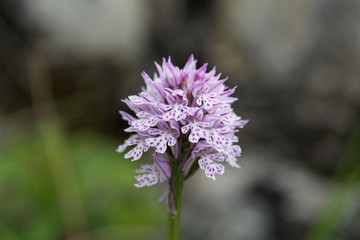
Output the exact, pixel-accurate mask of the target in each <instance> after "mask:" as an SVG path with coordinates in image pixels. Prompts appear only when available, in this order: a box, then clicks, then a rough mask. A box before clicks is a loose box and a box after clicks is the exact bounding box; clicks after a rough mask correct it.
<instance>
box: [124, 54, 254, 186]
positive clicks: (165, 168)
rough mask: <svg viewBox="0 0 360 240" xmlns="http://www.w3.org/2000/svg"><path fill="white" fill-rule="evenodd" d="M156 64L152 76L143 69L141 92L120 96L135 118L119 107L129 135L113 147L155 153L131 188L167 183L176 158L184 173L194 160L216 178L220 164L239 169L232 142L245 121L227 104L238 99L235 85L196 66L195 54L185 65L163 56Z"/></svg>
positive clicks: (221, 168)
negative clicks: (225, 163) (182, 65)
mask: <svg viewBox="0 0 360 240" xmlns="http://www.w3.org/2000/svg"><path fill="white" fill-rule="evenodd" d="M155 65H156V67H157V70H158V74H157V73H155V74H154V77H153V79H151V78H150V77H149V76H148V75H147V74H146V73H145V72H143V73H142V77H143V78H144V81H145V84H146V86H145V88H143V89H142V92H141V93H139V94H138V95H133V96H129V97H128V98H127V99H125V100H123V101H124V102H125V103H126V104H127V105H128V106H129V108H130V109H132V110H133V111H134V113H135V115H136V117H135V116H132V115H130V114H128V113H125V112H123V111H120V114H121V115H122V117H123V119H124V120H126V121H128V123H129V125H130V127H129V128H127V129H125V131H127V132H131V133H133V135H132V136H131V137H130V138H129V139H127V140H126V141H125V143H124V144H122V145H120V146H119V147H118V149H117V151H118V152H123V151H124V150H125V149H126V148H127V147H132V148H131V149H130V151H128V152H127V153H126V154H125V158H132V161H134V160H138V159H140V157H141V155H142V154H143V153H144V152H146V151H148V150H149V148H154V151H155V153H154V155H153V157H154V164H153V165H143V166H142V167H141V168H140V169H139V170H138V171H137V172H138V173H142V175H138V176H136V179H137V180H138V181H139V182H138V183H137V184H135V186H136V187H143V186H151V185H153V184H156V183H158V182H168V181H169V180H170V178H171V173H172V171H173V170H174V169H171V167H172V166H174V164H172V163H174V162H176V163H177V164H176V166H181V169H179V171H184V172H185V175H186V173H187V172H188V171H189V169H190V168H191V167H192V166H193V164H194V163H195V164H198V167H200V168H201V169H203V170H204V171H205V175H206V176H207V177H208V178H212V179H214V180H215V176H216V175H217V174H218V175H223V174H224V171H225V170H224V169H225V167H224V165H223V163H224V162H227V163H228V164H229V165H230V166H232V167H239V165H238V164H237V157H239V156H240V154H241V148H240V147H239V146H238V145H236V144H235V143H236V142H237V141H238V140H237V137H236V136H235V135H234V134H235V133H236V132H237V131H238V129H239V128H243V127H244V126H245V125H246V124H247V123H248V121H249V120H243V119H241V117H239V116H237V115H236V114H235V113H234V111H233V109H232V108H231V104H232V103H233V102H235V101H236V100H237V98H234V97H230V95H231V94H232V93H233V92H234V91H235V88H232V89H228V88H227V87H226V86H225V85H224V82H225V81H226V79H227V78H225V79H220V75H221V74H217V75H216V71H215V68H214V69H212V70H211V71H209V72H207V70H206V69H207V64H204V65H203V66H202V67H201V68H199V69H196V60H195V59H194V57H193V55H191V56H190V58H189V60H188V61H187V63H186V64H185V66H184V68H183V69H180V68H178V67H176V66H174V65H173V64H172V63H171V60H170V58H169V59H168V60H167V61H166V60H165V59H163V64H162V66H160V65H159V64H157V63H156V62H155ZM180 153H181V154H180ZM179 156H181V158H180V157H179ZM196 162H197V163H196ZM167 189H169V188H168V187H167Z"/></svg>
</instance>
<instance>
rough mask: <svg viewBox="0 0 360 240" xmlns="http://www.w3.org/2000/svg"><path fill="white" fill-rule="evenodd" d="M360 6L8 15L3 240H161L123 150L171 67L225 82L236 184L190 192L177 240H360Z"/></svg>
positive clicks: (158, 208)
mask: <svg viewBox="0 0 360 240" xmlns="http://www.w3.org/2000/svg"><path fill="white" fill-rule="evenodd" d="M359 22H360V2H359V1H356V0H344V1H337V0H312V1H310V0H305V1H304V0H294V1H285V0H251V1H250V0H241V1H240V0H239V1H235V0H225V1H214V0H209V1H205V0H192V1H190V0H187V1H175V0H173V1H165V0H153V1H145V0H134V1H130V0H129V1H116V0H78V1H71V0H66V1H65V0H64V1H49V0H32V1H20V0H2V1H0V36H1V37H0V199H1V204H0V238H1V239H144V238H145V239H162V238H163V236H164V232H165V226H166V221H165V219H166V206H165V204H163V203H158V202H157V198H158V196H159V195H160V193H161V186H160V188H158V187H151V188H147V189H145V188H143V189H136V188H134V187H133V183H135V179H134V178H133V176H134V175H135V172H134V169H136V168H137V167H138V166H139V165H140V162H142V163H144V162H147V161H150V160H151V159H150V157H149V156H150V155H149V156H145V157H144V158H143V159H141V160H139V161H138V162H135V163H132V162H130V161H128V160H126V159H124V158H123V155H121V154H118V153H116V152H115V149H116V147H117V145H119V144H121V143H122V142H123V139H125V138H126V137H127V135H126V134H125V133H124V132H123V129H124V128H126V127H127V125H126V124H127V123H126V122H124V121H123V120H122V119H121V117H120V116H119V115H118V113H117V112H118V110H120V109H122V110H125V111H128V109H127V108H126V106H125V105H124V104H123V103H122V102H121V101H120V100H121V99H123V98H125V97H126V96H128V95H131V94H136V93H138V92H139V91H140V87H141V86H142V85H143V80H142V79H141V76H140V73H141V71H143V70H145V71H146V72H147V73H148V74H149V75H150V76H152V74H153V72H154V71H155V66H154V64H153V61H157V62H161V61H162V58H163V57H165V58H167V57H168V56H171V59H172V61H173V63H174V64H175V65H177V66H179V67H182V66H183V65H184V63H185V62H186V60H187V58H188V57H189V56H190V54H192V53H193V54H194V56H195V58H196V59H198V66H200V65H201V64H202V63H204V62H208V63H209V66H210V68H212V67H213V66H217V72H221V73H223V76H229V80H228V81H227V85H228V86H230V87H233V86H238V88H237V90H236V92H235V94H234V95H235V96H236V97H238V99H239V100H238V101H237V102H235V103H234V104H233V107H234V109H235V112H236V113H237V114H238V115H240V116H242V117H243V118H245V119H250V123H249V124H248V125H247V126H246V127H245V128H244V129H242V130H241V131H240V132H239V134H238V136H239V140H240V145H241V147H242V149H243V156H242V157H241V158H240V165H241V166H242V169H241V170H237V169H230V166H226V174H225V175H224V176H221V177H219V178H218V179H217V180H216V182H213V181H212V180H209V179H206V177H205V176H203V175H202V174H197V175H196V176H194V177H193V178H192V179H191V180H189V181H188V183H187V184H186V187H185V189H186V190H185V196H184V197H185V199H184V207H183V215H182V216H183V217H182V227H181V237H182V238H181V239H189V240H191V239H234V240H235V239H242V240H246V239H249V240H257V239H259V240H265V239H266V240H271V239H274V240H282V239H284V240H285V239H291V240H297V239H346V240H347V239H349V240H357V239H360V232H359V228H358V226H359V225H360V205H359V201H358V199H359V196H360V195H359V194H360V191H359V178H360V165H359V164H360V161H359V160H360V125H359V114H360V111H359V107H360V79H359V77H360V68H359V66H360V29H359Z"/></svg>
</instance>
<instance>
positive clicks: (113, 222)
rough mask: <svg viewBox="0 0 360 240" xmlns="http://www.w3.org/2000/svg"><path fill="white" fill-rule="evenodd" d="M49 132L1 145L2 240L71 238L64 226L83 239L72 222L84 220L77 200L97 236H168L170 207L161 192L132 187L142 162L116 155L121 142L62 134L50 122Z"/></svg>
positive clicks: (148, 237)
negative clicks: (165, 232) (167, 208)
mask: <svg viewBox="0 0 360 240" xmlns="http://www.w3.org/2000/svg"><path fill="white" fill-rule="evenodd" d="M45 129H46V131H42V134H39V133H36V134H30V133H29V134H24V135H23V136H21V138H19V139H21V140H19V141H17V142H16V143H12V144H7V146H6V147H4V146H3V147H1V148H0V199H1V204H0V239H4V240H12V239H14V240H15V239H21V240H23V239H24V240H27V239H29V240H32V239H34V240H42V239H44V240H45V239H46V240H47V239H67V238H68V237H67V236H69V235H68V234H66V230H65V228H68V229H70V230H71V231H72V232H71V233H72V234H74V236H76V235H77V234H78V235H80V234H84V232H83V231H84V229H82V230H79V231H78V232H77V227H78V226H73V227H72V225H71V224H73V222H72V221H71V219H72V218H74V219H76V218H79V216H76V215H75V213H74V216H72V215H71V214H73V213H72V212H71V209H72V206H71V204H72V202H71V201H72V199H75V200H76V199H78V200H80V201H79V202H80V204H81V207H83V208H84V211H83V214H84V216H83V218H84V219H85V223H86V229H85V230H86V232H88V233H89V234H90V235H91V238H92V239H105V240H106V239H130V240H131V239H158V236H161V235H164V234H163V232H164V229H163V226H164V225H165V224H164V221H165V220H164V219H166V210H165V204H159V203H158V202H157V198H158V196H159V195H160V194H161V189H158V188H151V189H150V188H143V189H137V188H135V187H134V186H133V184H134V183H135V179H134V174H135V172H134V169H135V168H136V167H138V165H139V164H138V163H131V162H130V161H129V160H126V159H124V158H123V157H122V155H121V154H118V153H116V152H115V149H116V147H117V145H118V143H120V141H119V140H116V141H112V140H110V139H106V138H104V137H101V136H97V135H95V134H91V133H87V132H85V133H78V134H75V135H65V136H63V134H64V133H63V132H58V130H56V129H55V130H54V129H53V128H52V126H51V125H49V126H48V127H47V128H45ZM43 130H44V129H43ZM59 133H60V134H61V136H62V137H61V138H59ZM59 139H60V140H61V141H59ZM49 150H50V151H51V152H50V153H49ZM64 151H66V153H64ZM62 158H63V159H62ZM65 163H66V164H65ZM70 170H71V171H72V172H73V173H74V176H75V178H71V174H70V173H69V172H71V171H70ZM73 180H75V181H74V182H73ZM64 186H65V188H64ZM76 186H78V187H76ZM59 188H60V189H59ZM61 188H63V189H61ZM64 198H65V199H64ZM69 199H70V200H69ZM62 203H65V205H64V204H63V205H62ZM66 204H68V205H69V206H68V205H66ZM74 206H77V205H75V204H74ZM64 211H65V212H66V211H67V212H66V213H65V214H64ZM76 212H77V211H76ZM80 213H81V211H80ZM64 216H68V218H67V217H64ZM69 216H70V217H69ZM69 219H70V221H69ZM66 221H68V222H66ZM74 222H75V223H76V221H75V220H74Z"/></svg>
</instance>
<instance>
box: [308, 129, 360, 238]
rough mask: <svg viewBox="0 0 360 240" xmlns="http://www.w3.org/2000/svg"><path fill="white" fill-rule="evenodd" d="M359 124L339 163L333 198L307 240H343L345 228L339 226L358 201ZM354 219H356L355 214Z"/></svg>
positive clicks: (359, 177) (359, 173)
mask: <svg viewBox="0 0 360 240" xmlns="http://www.w3.org/2000/svg"><path fill="white" fill-rule="evenodd" d="M359 146H360V124H358V127H357V128H356V129H355V130H354V132H353V134H352V136H351V138H350V140H349V142H348V146H347V149H346V151H345V153H344V156H343V158H342V159H341V161H340V165H339V167H338V171H337V173H336V174H335V181H338V182H339V185H338V188H337V189H336V191H335V193H334V195H333V197H332V198H331V199H329V202H328V204H327V205H326V206H325V208H324V210H323V211H322V213H321V214H320V216H319V217H318V219H317V221H316V222H315V225H314V226H313V228H312V229H311V231H310V233H309V235H308V237H307V240H330V239H344V238H345V237H344V236H341V235H342V233H346V232H347V231H346V230H347V226H344V225H343V224H341V222H342V221H343V219H344V215H345V213H346V212H347V211H348V210H349V209H350V207H349V206H352V205H353V204H354V203H355V202H357V201H358V199H356V196H354V193H355V194H356V191H354V190H356V189H358V188H359V186H360V148H359ZM354 217H358V216H357V214H355V215H354ZM351 222H356V221H351Z"/></svg>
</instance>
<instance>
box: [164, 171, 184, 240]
mask: <svg viewBox="0 0 360 240" xmlns="http://www.w3.org/2000/svg"><path fill="white" fill-rule="evenodd" d="M174 170H175V171H173V175H172V178H171V180H170V191H171V192H172V193H173V194H174V207H175V209H174V210H175V211H173V210H171V209H169V215H168V229H167V240H177V239H178V237H179V227H180V217H181V206H182V199H183V189H184V172H183V171H181V170H180V169H178V168H175V169H174ZM176 170H178V171H176Z"/></svg>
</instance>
